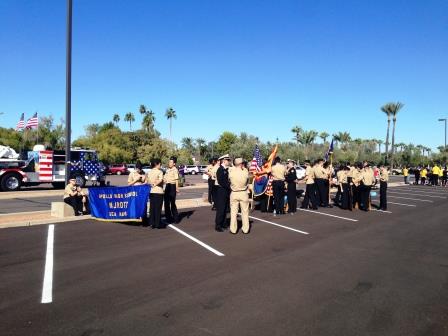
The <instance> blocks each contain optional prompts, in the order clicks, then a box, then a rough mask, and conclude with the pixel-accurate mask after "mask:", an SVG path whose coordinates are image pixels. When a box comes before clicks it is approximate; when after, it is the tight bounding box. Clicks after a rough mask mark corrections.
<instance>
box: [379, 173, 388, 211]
mask: <svg viewBox="0 0 448 336" xmlns="http://www.w3.org/2000/svg"><path fill="white" fill-rule="evenodd" d="M388 182H389V171H388V170H387V167H386V166H384V165H381V167H380V210H383V211H387V183H388Z"/></svg>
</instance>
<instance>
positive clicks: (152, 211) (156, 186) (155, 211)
mask: <svg viewBox="0 0 448 336" xmlns="http://www.w3.org/2000/svg"><path fill="white" fill-rule="evenodd" d="M147 183H148V184H149V185H150V186H151V192H150V196H149V225H150V226H151V227H152V228H153V229H161V228H162V226H161V222H160V218H161V214H162V205H163V172H162V170H161V169H160V159H153V160H151V171H150V172H149V173H148V178H147Z"/></svg>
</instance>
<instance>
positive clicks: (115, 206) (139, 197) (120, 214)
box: [89, 185, 151, 222]
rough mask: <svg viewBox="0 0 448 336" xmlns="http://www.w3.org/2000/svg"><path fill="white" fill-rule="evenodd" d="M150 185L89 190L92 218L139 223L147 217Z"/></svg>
mask: <svg viewBox="0 0 448 336" xmlns="http://www.w3.org/2000/svg"><path fill="white" fill-rule="evenodd" d="M150 190H151V187H150V186H149V185H140V186H130V187H104V188H89V204H90V211H91V213H92V217H94V218H98V219H102V220H110V221H117V222H119V221H139V220H141V219H142V218H143V217H144V216H145V215H146V208H147V203H148V199H149V191H150Z"/></svg>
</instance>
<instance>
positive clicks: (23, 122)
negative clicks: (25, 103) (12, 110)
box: [16, 113, 25, 131]
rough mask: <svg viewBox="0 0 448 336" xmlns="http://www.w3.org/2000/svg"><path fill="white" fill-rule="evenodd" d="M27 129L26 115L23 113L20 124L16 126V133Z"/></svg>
mask: <svg viewBox="0 0 448 336" xmlns="http://www.w3.org/2000/svg"><path fill="white" fill-rule="evenodd" d="M24 128H25V113H22V116H21V117H20V120H19V122H18V123H17V126H16V131H20V130H23V129H24Z"/></svg>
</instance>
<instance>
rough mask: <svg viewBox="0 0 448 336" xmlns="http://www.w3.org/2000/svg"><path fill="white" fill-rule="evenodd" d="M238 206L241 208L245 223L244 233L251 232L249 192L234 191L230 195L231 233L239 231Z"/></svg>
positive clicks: (242, 218)
mask: <svg viewBox="0 0 448 336" xmlns="http://www.w3.org/2000/svg"><path fill="white" fill-rule="evenodd" d="M238 206H240V207H241V220H242V222H243V232H244V233H248V232H249V194H248V193H247V190H244V191H232V193H231V194H230V232H232V233H236V231H237V230H238V224H237V223H238V222H237V215H238Z"/></svg>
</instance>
